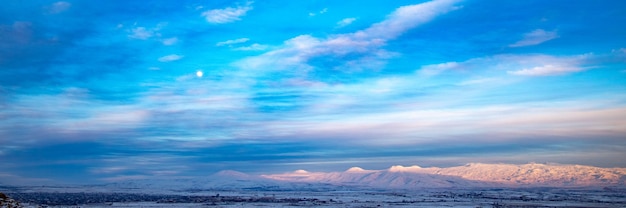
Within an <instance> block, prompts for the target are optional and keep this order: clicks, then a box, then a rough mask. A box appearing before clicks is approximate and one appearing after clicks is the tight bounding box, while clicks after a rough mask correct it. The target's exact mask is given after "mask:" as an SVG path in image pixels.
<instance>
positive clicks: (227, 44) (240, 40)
mask: <svg viewBox="0 0 626 208" xmlns="http://www.w3.org/2000/svg"><path fill="white" fill-rule="evenodd" d="M249 40H250V39H249V38H238V39H233V40H227V41H222V42H218V43H216V44H215V46H230V45H233V44H238V43H245V42H248V41H249Z"/></svg>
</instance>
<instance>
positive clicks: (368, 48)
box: [238, 0, 457, 70]
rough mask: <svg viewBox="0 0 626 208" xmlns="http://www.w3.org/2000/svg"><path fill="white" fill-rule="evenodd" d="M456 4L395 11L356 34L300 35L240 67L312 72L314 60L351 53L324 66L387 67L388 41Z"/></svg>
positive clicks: (441, 0)
mask: <svg viewBox="0 0 626 208" xmlns="http://www.w3.org/2000/svg"><path fill="white" fill-rule="evenodd" d="M456 2H457V1H455V0H435V1H430V2H426V3H422V4H416V5H410V6H403V7H400V8H398V9H396V10H395V11H394V12H393V13H391V14H390V15H389V16H388V17H387V19H385V20H384V21H382V22H379V23H376V24H374V25H372V26H370V27H369V28H367V29H364V30H360V31H357V32H355V33H348V34H339V35H332V36H329V37H327V38H316V37H313V36H311V35H300V36H297V37H294V38H292V39H289V40H287V41H285V42H284V44H283V46H282V47H279V48H278V49H276V50H272V51H269V52H267V53H265V54H262V55H260V56H257V57H251V58H248V59H245V60H243V61H241V62H239V63H238V65H239V66H240V67H242V68H257V69H267V68H272V69H275V70H279V69H282V68H284V67H295V68H297V69H300V70H311V69H313V68H314V66H311V65H310V64H309V63H308V62H309V60H311V59H313V58H319V57H324V56H332V59H333V60H337V59H338V58H343V57H344V56H347V55H348V54H350V56H347V57H346V58H343V59H344V60H343V61H342V63H334V62H333V61H331V60H328V61H329V62H332V63H330V64H332V65H330V66H329V64H326V65H325V67H340V68H344V70H345V69H356V70H360V69H361V68H364V67H365V68H372V67H380V66H382V65H384V61H382V60H385V59H388V58H390V57H393V53H391V52H388V51H386V50H383V49H381V47H382V46H383V45H385V44H386V41H388V40H391V39H394V38H396V37H397V36H399V35H400V34H402V33H404V32H405V31H407V30H409V29H411V28H414V27H416V26H418V25H420V24H423V23H426V22H428V21H430V20H432V19H433V18H435V17H436V16H439V15H441V14H445V13H447V12H449V11H452V10H454V9H456V8H457V7H455V6H454V4H455V3H456ZM322 60H323V59H322ZM333 65H334V66H333ZM270 66H271V67H270Z"/></svg>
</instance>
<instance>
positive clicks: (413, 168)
mask: <svg viewBox="0 0 626 208" xmlns="http://www.w3.org/2000/svg"><path fill="white" fill-rule="evenodd" d="M420 169H422V167H420V166H417V165H413V166H409V167H405V166H402V165H394V166H391V167H390V168H389V172H416V171H419V170H420Z"/></svg>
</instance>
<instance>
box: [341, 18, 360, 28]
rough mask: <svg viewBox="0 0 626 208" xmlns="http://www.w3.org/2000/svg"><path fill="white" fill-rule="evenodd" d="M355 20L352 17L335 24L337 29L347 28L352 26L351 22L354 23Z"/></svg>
mask: <svg viewBox="0 0 626 208" xmlns="http://www.w3.org/2000/svg"><path fill="white" fill-rule="evenodd" d="M355 20H356V18H354V17H351V18H345V19H342V20H341V21H339V22H337V27H338V28H340V27H345V26H348V25H350V24H352V22H354V21H355Z"/></svg>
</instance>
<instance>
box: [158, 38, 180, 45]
mask: <svg viewBox="0 0 626 208" xmlns="http://www.w3.org/2000/svg"><path fill="white" fill-rule="evenodd" d="M161 43H163V45H166V46H169V45H174V44H176V43H178V38H177V37H173V38H167V39H163V40H162V41H161Z"/></svg>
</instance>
